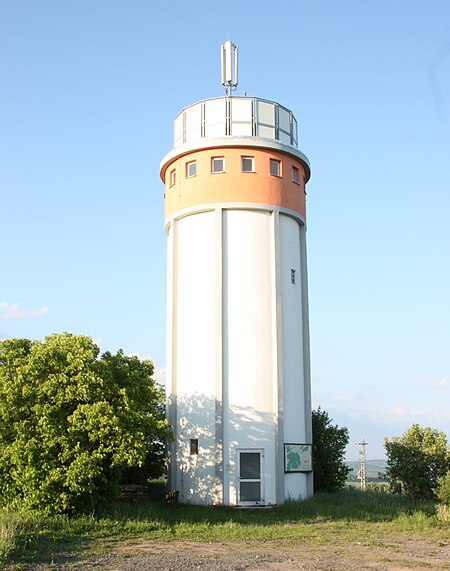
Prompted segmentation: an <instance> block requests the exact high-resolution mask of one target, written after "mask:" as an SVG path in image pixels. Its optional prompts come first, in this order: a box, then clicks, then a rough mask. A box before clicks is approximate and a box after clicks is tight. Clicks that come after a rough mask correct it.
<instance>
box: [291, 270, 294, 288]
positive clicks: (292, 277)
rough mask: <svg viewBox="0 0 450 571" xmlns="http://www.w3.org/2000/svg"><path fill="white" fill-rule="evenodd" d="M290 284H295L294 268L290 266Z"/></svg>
mask: <svg viewBox="0 0 450 571" xmlns="http://www.w3.org/2000/svg"><path fill="white" fill-rule="evenodd" d="M291 284H292V285H295V270H294V269H293V268H291Z"/></svg>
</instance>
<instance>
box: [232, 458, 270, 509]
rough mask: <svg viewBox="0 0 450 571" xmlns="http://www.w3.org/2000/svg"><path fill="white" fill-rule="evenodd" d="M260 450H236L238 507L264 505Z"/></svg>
mask: <svg viewBox="0 0 450 571" xmlns="http://www.w3.org/2000/svg"><path fill="white" fill-rule="evenodd" d="M263 459H264V454H263V451H262V450H254V449H248V450H238V505H261V504H263V503H264V490H263V478H262V474H263V466H262V464H263Z"/></svg>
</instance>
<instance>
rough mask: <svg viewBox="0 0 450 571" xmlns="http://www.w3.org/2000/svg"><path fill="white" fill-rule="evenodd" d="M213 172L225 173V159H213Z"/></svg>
mask: <svg viewBox="0 0 450 571" xmlns="http://www.w3.org/2000/svg"><path fill="white" fill-rule="evenodd" d="M211 172H225V159H224V158H223V157H213V158H212V159H211Z"/></svg>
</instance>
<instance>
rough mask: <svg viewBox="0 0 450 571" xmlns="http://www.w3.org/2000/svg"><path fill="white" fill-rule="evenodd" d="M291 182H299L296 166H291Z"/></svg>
mask: <svg viewBox="0 0 450 571" xmlns="http://www.w3.org/2000/svg"><path fill="white" fill-rule="evenodd" d="M292 182H295V183H296V184H299V183H300V178H299V176H298V168H297V167H292Z"/></svg>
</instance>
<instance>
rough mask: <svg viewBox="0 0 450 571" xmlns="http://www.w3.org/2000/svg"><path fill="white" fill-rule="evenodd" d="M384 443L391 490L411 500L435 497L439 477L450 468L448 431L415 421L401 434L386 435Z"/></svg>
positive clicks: (387, 474)
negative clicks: (396, 435) (426, 426)
mask: <svg viewBox="0 0 450 571" xmlns="http://www.w3.org/2000/svg"><path fill="white" fill-rule="evenodd" d="M384 447H385V449H386V455H387V458H388V460H387V470H386V476H387V479H388V481H389V487H390V490H391V491H392V492H394V493H403V494H406V495H408V496H409V497H410V498H411V499H412V500H417V499H431V498H433V497H434V496H435V489H436V487H437V485H438V480H439V478H442V477H444V476H445V475H446V474H447V471H448V470H449V469H450V449H449V447H448V446H447V439H446V435H445V434H444V433H443V432H439V431H438V430H435V429H433V428H421V427H420V426H419V425H418V424H414V425H413V426H412V427H411V428H410V429H409V430H407V431H406V432H405V434H404V435H403V436H401V437H394V438H392V440H389V439H388V438H385V440H384Z"/></svg>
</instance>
